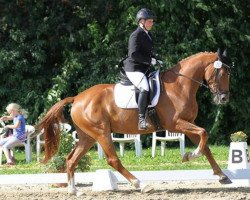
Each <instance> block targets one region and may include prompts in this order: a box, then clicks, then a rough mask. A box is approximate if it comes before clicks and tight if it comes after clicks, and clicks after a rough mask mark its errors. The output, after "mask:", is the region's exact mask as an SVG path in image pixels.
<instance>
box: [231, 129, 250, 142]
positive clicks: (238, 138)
mask: <svg viewBox="0 0 250 200" xmlns="http://www.w3.org/2000/svg"><path fill="white" fill-rule="evenodd" d="M230 139H231V141H232V142H246V141H247V135H246V133H244V132H243V131H238V132H235V133H233V134H231V136H230Z"/></svg>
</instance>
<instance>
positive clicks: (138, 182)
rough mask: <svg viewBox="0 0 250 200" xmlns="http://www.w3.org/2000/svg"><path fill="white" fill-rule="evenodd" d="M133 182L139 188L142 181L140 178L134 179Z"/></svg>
mask: <svg viewBox="0 0 250 200" xmlns="http://www.w3.org/2000/svg"><path fill="white" fill-rule="evenodd" d="M131 184H132V185H133V186H134V187H135V188H139V187H140V181H139V180H138V179H135V180H132V181H131Z"/></svg>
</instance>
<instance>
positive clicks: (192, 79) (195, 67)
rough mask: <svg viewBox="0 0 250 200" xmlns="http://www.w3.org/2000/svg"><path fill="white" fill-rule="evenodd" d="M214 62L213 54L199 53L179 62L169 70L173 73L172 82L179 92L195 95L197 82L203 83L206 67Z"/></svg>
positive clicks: (214, 55)
mask: <svg viewBox="0 0 250 200" xmlns="http://www.w3.org/2000/svg"><path fill="white" fill-rule="evenodd" d="M215 60H216V54H215V53H200V54H197V55H194V56H191V57H190V58H187V59H184V60H182V61H181V62H179V63H178V64H177V65H176V66H175V67H173V68H172V69H171V71H172V72H174V73H175V75H174V76H175V77H174V82H175V83H176V85H177V87H178V88H179V90H181V91H185V92H187V93H188V94H193V95H195V94H196V92H197V90H198V88H199V86H200V85H199V83H197V82H200V83H201V82H202V81H203V79H204V75H205V71H206V67H207V66H208V65H209V64H211V63H212V62H214V61H215ZM177 74H179V75H177ZM178 88H177V89H178ZM183 88H185V89H183Z"/></svg>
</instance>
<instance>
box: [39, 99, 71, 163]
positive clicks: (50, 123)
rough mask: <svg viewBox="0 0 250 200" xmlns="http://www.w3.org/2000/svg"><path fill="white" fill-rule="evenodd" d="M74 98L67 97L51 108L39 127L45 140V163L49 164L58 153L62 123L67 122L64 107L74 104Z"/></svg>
mask: <svg viewBox="0 0 250 200" xmlns="http://www.w3.org/2000/svg"><path fill="white" fill-rule="evenodd" d="M73 102H74V97H67V98H65V99H63V100H61V101H59V102H57V103H56V104H55V105H54V106H52V107H51V108H50V110H49V111H48V112H47V113H46V115H45V116H44V117H43V118H42V120H41V122H40V123H39V125H38V131H39V130H40V131H43V135H44V140H45V146H44V147H45V157H44V160H43V162H44V163H46V162H48V160H49V159H51V158H52V157H53V156H54V155H55V154H56V153H57V151H58V148H59V142H60V123H61V122H65V119H64V115H63V107H64V105H66V104H69V103H73Z"/></svg>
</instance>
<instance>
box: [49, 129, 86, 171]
mask: <svg viewBox="0 0 250 200" xmlns="http://www.w3.org/2000/svg"><path fill="white" fill-rule="evenodd" d="M73 148H74V139H73V138H72V136H71V134H68V133H65V132H63V133H62V134H61V138H60V145H59V150H58V152H57V154H56V155H55V156H54V157H53V158H52V159H51V160H50V161H49V162H48V163H47V171H48V172H65V171H66V168H67V167H66V157H67V155H68V154H69V153H70V152H71V150H72V149H73ZM90 165H91V159H90V156H89V155H88V154H86V155H85V156H84V157H83V158H81V160H80V161H79V163H78V165H77V167H76V171H78V172H84V171H88V170H89V169H90Z"/></svg>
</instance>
